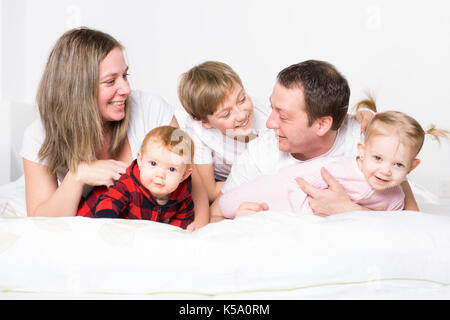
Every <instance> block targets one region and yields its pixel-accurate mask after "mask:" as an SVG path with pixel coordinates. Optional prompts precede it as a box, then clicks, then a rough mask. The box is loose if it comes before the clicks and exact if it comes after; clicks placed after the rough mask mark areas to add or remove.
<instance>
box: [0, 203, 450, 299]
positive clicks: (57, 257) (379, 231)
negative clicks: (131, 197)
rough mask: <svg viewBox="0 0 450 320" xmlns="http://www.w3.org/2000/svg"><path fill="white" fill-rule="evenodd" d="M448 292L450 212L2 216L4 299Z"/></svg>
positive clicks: (445, 296) (0, 240) (447, 294)
mask: <svg viewBox="0 0 450 320" xmlns="http://www.w3.org/2000/svg"><path fill="white" fill-rule="evenodd" d="M12 207H14V206H12ZM437 213H440V214H437ZM449 288H450V213H449V212H448V211H441V212H434V213H433V214H431V213H423V212H421V213H418V212H350V213H346V214H340V215H335V216H332V217H328V218H320V217H316V216H309V215H303V216H301V215H295V214H291V213H283V212H274V211H269V212H262V213H258V214H255V215H252V216H247V217H240V218H237V219H235V220H226V221H222V222H219V223H213V224H209V225H207V226H206V227H204V228H202V229H200V230H198V231H196V232H194V233H189V232H187V231H184V230H182V229H179V228H177V227H173V226H170V225H167V224H163V223H158V222H152V221H136V220H119V219H90V218H82V217H71V218H27V217H17V216H16V217H6V216H3V217H0V293H1V295H3V296H6V297H9V296H11V295H12V296H13V297H15V296H16V295H19V296H20V297H21V298H23V296H24V297H30V295H36V294H38V295H40V296H42V295H44V296H45V295H49V294H50V295H51V294H64V295H69V296H72V297H73V296H81V297H86V296H101V297H106V298H107V297H116V296H123V295H136V296H139V297H145V298H161V297H163V298H166V297H184V298H185V297H191V298H207V299H208V298H229V297H233V298H241V297H242V298H246V299H247V298H284V299H286V298H327V299H330V298H331V299H341V298H374V297H375V298H401V299H402V298H410V297H411V298H434V299H436V298H438V299H439V298H443V299H450V289H449ZM22 295H23V296H22Z"/></svg>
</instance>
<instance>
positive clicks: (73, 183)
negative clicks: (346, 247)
mask: <svg viewBox="0 0 450 320" xmlns="http://www.w3.org/2000/svg"><path fill="white" fill-rule="evenodd" d="M23 168H24V175H25V197H26V203H27V214H28V216H50V217H61V216H75V215H76V213H77V209H78V204H79V202H80V199H81V195H82V192H83V187H84V185H85V184H89V185H92V186H99V185H105V186H110V185H112V184H113V183H114V180H118V179H119V178H120V175H121V174H122V173H124V172H125V170H126V168H127V164H126V163H124V162H120V161H116V160H97V161H92V162H91V163H86V162H81V163H80V164H79V165H78V169H77V172H71V171H69V172H67V174H66V176H65V177H64V180H63V181H62V182H61V185H60V186H59V187H58V183H57V179H56V177H55V176H52V175H51V174H50V173H49V172H48V171H47V167H46V166H43V165H41V164H37V163H34V162H32V161H29V160H26V159H23Z"/></svg>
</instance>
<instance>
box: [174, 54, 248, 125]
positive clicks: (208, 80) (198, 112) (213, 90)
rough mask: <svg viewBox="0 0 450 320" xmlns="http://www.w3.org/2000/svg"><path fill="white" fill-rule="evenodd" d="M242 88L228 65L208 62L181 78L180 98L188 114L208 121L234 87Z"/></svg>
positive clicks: (235, 74) (179, 86) (237, 77)
mask: <svg viewBox="0 0 450 320" xmlns="http://www.w3.org/2000/svg"><path fill="white" fill-rule="evenodd" d="M236 85H238V86H241V87H242V88H243V86H242V81H241V79H240V78H239V76H238V75H237V73H236V72H234V70H233V69H232V68H231V67H230V66H229V65H227V64H225V63H222V62H217V61H206V62H204V63H202V64H199V65H198V66H195V67H193V68H192V69H190V70H189V71H187V72H186V73H184V74H183V75H182V77H181V80H180V83H179V85H178V97H179V99H180V101H181V104H182V105H183V107H184V109H185V110H186V112H187V113H188V114H189V115H190V116H191V117H192V118H194V119H196V120H202V121H207V116H208V115H212V114H213V113H214V112H216V110H217V108H218V107H219V106H220V105H221V104H222V103H223V102H224V101H225V99H226V97H227V96H228V94H229V93H230V91H231V90H232V89H233V87H234V86H236Z"/></svg>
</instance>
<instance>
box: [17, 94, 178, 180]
mask: <svg viewBox="0 0 450 320" xmlns="http://www.w3.org/2000/svg"><path fill="white" fill-rule="evenodd" d="M130 105H131V119H130V126H129V128H128V134H127V136H128V142H129V143H130V147H131V153H132V157H133V159H135V158H136V156H137V153H138V151H139V150H140V147H141V144H142V141H143V140H144V137H145V135H146V134H147V133H148V132H149V131H150V130H152V129H153V128H156V127H159V126H162V125H169V124H170V121H171V120H172V118H173V116H174V109H173V107H172V106H171V105H169V104H168V103H167V102H166V101H165V100H164V99H162V98H161V97H159V96H156V95H151V94H148V93H144V92H142V91H133V92H132V93H131V95H130ZM44 139H45V130H44V127H43V126H42V122H41V119H40V118H38V119H36V120H35V121H34V122H33V123H31V124H30V125H29V126H28V127H27V129H26V130H25V133H24V136H23V141H22V149H21V151H20V155H21V156H22V157H23V158H25V159H27V160H29V161H32V162H36V163H39V164H42V165H45V166H47V163H48V162H47V160H46V159H43V160H42V161H41V160H40V159H39V156H38V154H39V150H40V148H41V146H42V143H43V142H44ZM66 173H67V170H65V171H58V172H57V178H58V181H59V182H61V181H62V180H63V179H64V177H65V175H66Z"/></svg>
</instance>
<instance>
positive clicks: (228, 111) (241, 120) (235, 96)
mask: <svg viewBox="0 0 450 320" xmlns="http://www.w3.org/2000/svg"><path fill="white" fill-rule="evenodd" d="M207 118H208V122H207V123H205V122H204V123H203V125H204V126H205V127H206V128H216V129H218V130H220V132H222V133H223V134H224V135H227V136H247V135H249V134H250V133H251V131H252V129H253V102H252V101H251V100H250V98H249V96H248V95H247V94H246V93H245V91H244V89H243V88H242V87H241V86H239V85H235V86H234V87H233V89H232V90H230V93H229V94H228V96H227V98H226V99H225V101H224V103H223V104H221V105H220V106H219V107H218V108H217V110H216V112H214V113H213V114H212V115H210V116H207Z"/></svg>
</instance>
